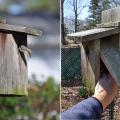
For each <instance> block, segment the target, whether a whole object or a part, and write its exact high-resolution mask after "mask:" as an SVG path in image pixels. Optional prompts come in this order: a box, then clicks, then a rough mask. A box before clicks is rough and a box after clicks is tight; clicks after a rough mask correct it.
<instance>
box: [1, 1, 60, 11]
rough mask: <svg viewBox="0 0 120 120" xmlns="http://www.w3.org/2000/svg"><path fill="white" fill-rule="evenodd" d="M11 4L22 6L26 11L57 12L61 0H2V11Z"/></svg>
mask: <svg viewBox="0 0 120 120" xmlns="http://www.w3.org/2000/svg"><path fill="white" fill-rule="evenodd" d="M11 5H19V6H22V7H23V9H25V10H26V11H37V12H38V10H39V11H40V10H41V11H49V12H57V11H58V10H59V0H0V10H1V11H6V12H7V11H8V10H9V7H10V6H11ZM8 12H9V11H8Z"/></svg>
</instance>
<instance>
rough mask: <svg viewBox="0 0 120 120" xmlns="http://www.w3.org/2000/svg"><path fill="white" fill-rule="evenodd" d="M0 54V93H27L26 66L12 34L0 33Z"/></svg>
mask: <svg viewBox="0 0 120 120" xmlns="http://www.w3.org/2000/svg"><path fill="white" fill-rule="evenodd" d="M24 41H27V40H24ZM0 56H1V57H0V94H1V95H13V96H14V95H27V94H28V92H27V82H28V80H27V66H26V64H25V61H24V60H23V58H22V56H21V54H20V52H19V50H18V46H17V44H16V40H15V39H14V38H13V35H12V34H5V33H0Z"/></svg>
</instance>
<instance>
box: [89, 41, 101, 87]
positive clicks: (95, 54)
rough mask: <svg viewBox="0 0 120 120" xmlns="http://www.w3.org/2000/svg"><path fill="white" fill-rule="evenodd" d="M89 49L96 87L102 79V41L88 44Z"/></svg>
mask: <svg viewBox="0 0 120 120" xmlns="http://www.w3.org/2000/svg"><path fill="white" fill-rule="evenodd" d="M87 46H88V48H89V61H90V63H91V66H92V69H93V72H94V74H95V83H94V84H95V85H96V83H97V82H98V80H99V78H100V40H99V39H98V40H94V41H92V42H87Z"/></svg>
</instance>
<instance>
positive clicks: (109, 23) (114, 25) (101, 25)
mask: <svg viewBox="0 0 120 120" xmlns="http://www.w3.org/2000/svg"><path fill="white" fill-rule="evenodd" d="M119 26H120V22H108V23H101V24H97V28H109V27H119Z"/></svg>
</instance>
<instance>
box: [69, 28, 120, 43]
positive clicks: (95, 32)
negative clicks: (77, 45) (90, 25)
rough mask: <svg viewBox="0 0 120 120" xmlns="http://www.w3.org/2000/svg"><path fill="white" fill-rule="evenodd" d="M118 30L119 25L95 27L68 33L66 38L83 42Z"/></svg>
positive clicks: (115, 32) (119, 30) (119, 29)
mask: <svg viewBox="0 0 120 120" xmlns="http://www.w3.org/2000/svg"><path fill="white" fill-rule="evenodd" d="M119 32H120V28H119V27H115V28H95V29H91V30H86V31H82V32H76V33H73V34H68V38H69V39H72V40H76V41H77V42H79V41H80V42H84V41H90V40H97V39H100V38H103V37H107V36H110V35H113V34H117V33H119Z"/></svg>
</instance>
